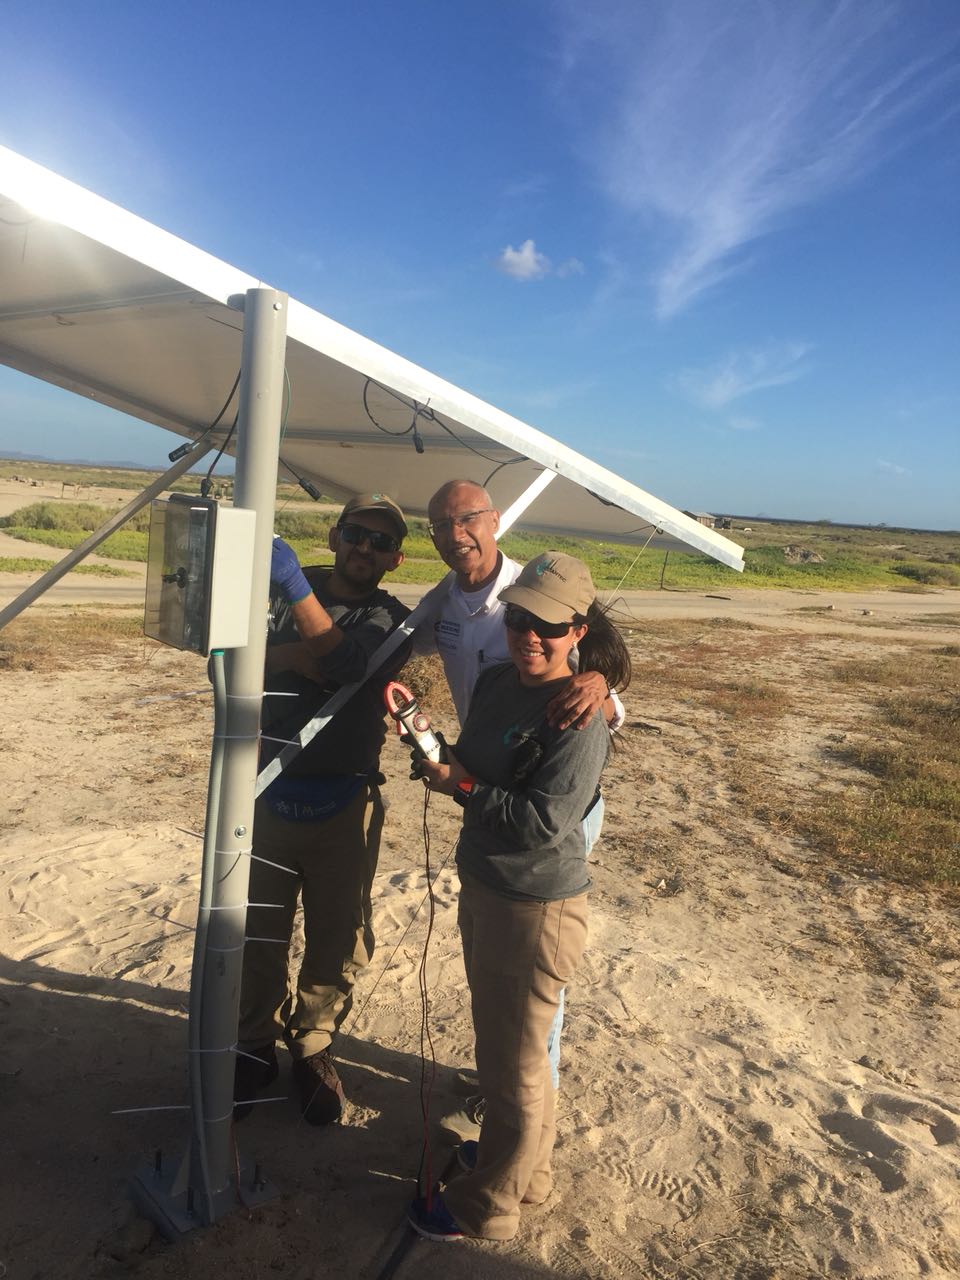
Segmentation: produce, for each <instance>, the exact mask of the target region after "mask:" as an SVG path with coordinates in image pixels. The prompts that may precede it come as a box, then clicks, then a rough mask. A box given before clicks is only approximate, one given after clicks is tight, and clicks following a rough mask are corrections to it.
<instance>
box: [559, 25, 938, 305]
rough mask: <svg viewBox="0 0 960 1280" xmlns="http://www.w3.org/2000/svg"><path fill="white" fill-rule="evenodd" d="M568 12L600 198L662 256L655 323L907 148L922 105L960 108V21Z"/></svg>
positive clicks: (562, 93) (578, 93)
mask: <svg viewBox="0 0 960 1280" xmlns="http://www.w3.org/2000/svg"><path fill="white" fill-rule="evenodd" d="M564 12H565V14H566V24H565V31H564V38H565V44H564V48H563V49H562V50H561V53H560V57H559V59H558V65H559V67H560V73H561V83H560V84H559V85H558V98H559V99H562V100H563V102H564V105H565V106H569V107H570V109H571V110H573V111H576V112H578V113H579V116H580V118H581V121H582V122H584V123H582V125H581V127H582V131H583V135H584V136H583V139H582V143H583V150H584V154H585V156H586V158H587V162H588V163H589V164H590V165H591V166H593V167H594V168H595V169H596V170H597V172H598V175H599V178H600V183H601V186H602V188H603V189H604V190H605V192H606V194H607V195H608V196H609V197H610V198H612V199H613V200H614V201H615V202H616V203H617V204H618V205H619V206H621V207H622V208H623V209H625V210H626V211H627V213H628V214H631V215H633V216H634V217H635V219H636V224H637V226H638V228H639V229H640V230H642V231H643V232H644V233H645V234H646V236H647V242H648V243H649V244H651V245H652V247H653V251H654V253H656V254H659V257H660V261H659V264H658V265H657V267H656V268H655V272H654V286H655V291H656V305H657V311H658V313H659V314H660V315H661V316H670V315H673V314H675V313H677V312H680V311H682V310H683V309H684V308H686V307H688V306H689V305H690V304H691V303H692V302H693V301H694V300H695V299H696V298H698V297H699V296H700V295H701V294H703V293H704V292H705V291H706V290H709V289H712V288H715V287H716V286H718V285H719V284H721V283H722V282H723V281H725V280H727V279H728V278H729V277H730V276H731V275H732V274H733V273H734V272H737V271H739V270H742V269H743V268H744V266H745V265H746V256H745V251H746V250H747V248H748V246H751V245H753V244H754V243H755V242H756V241H758V240H759V239H760V238H761V237H762V236H765V235H768V234H769V233H770V232H771V231H773V230H774V229H776V228H778V227H780V226H782V225H784V224H785V223H787V221H788V220H789V219H790V217H791V216H792V215H794V214H795V213H796V211H797V210H798V209H799V208H800V207H802V206H803V205H805V204H809V203H812V202H814V201H817V200H821V199H823V198H825V197H826V196H827V195H828V194H829V193H831V192H832V191H833V190H835V189H837V188H839V187H840V186H841V185H842V184H844V183H849V182H850V181H851V180H853V179H856V178H857V177H859V176H861V175H862V174H863V173H864V172H865V171H867V170H868V169H870V168H872V167H874V166H876V165H877V164H879V163H881V162H882V161H883V160H884V159H886V157H887V156H888V155H889V154H890V153H891V152H893V151H894V150H895V149H896V148H897V147H899V146H902V145H904V143H905V142H906V141H908V140H909V139H910V138H911V137H913V136H915V134H916V132H917V130H918V129H919V128H920V122H919V114H920V108H921V107H922V108H924V109H925V115H924V119H923V124H924V125H925V126H926V127H927V128H930V127H935V126H937V125H938V124H941V123H942V122H943V120H944V119H945V118H946V117H947V116H948V115H949V114H951V113H952V112H954V111H956V109H957V87H958V83H960V73H958V69H957V65H956V62H955V60H954V58H953V52H954V51H955V44H956V41H955V39H954V41H953V44H952V45H951V41H950V39H945V38H944V36H945V35H946V33H947V31H948V30H952V31H953V32H954V33H955V32H956V26H955V24H953V23H948V25H947V26H944V25H943V22H942V21H941V22H939V23H938V21H937V20H936V18H935V17H934V20H933V21H929V22H924V21H922V20H921V19H920V18H919V16H918V15H917V14H916V13H915V10H914V8H913V7H912V5H911V4H907V3H903V2H900V3H898V2H897V0H891V2H888V3H873V4H863V3H857V2H856V0H802V3H768V2H767V0H724V3H723V4H718V3H717V2H716V0H645V2H644V3H643V4H628V3H623V2H622V0H594V2H593V3H592V4H590V5H584V4H582V3H581V0H566V5H565V10H564ZM951 12H955V11H953V10H952V8H951V6H950V5H949V4H947V5H946V6H945V7H944V8H943V13H944V14H945V15H948V16H949V15H950V14H951ZM938 31H939V34H938ZM601 85H602V92H600V90H599V88H598V86H601ZM936 107H939V110H935V109H934V108H936ZM668 246H669V247H668Z"/></svg>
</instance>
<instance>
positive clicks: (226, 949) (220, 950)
mask: <svg viewBox="0 0 960 1280" xmlns="http://www.w3.org/2000/svg"><path fill="white" fill-rule="evenodd" d="M207 950H208V951H215V952H216V953H217V955H222V956H228V955H230V954H231V953H232V952H234V951H242V950H243V943H241V944H240V946H239V947H211V946H210V945H209V944H208V945H207Z"/></svg>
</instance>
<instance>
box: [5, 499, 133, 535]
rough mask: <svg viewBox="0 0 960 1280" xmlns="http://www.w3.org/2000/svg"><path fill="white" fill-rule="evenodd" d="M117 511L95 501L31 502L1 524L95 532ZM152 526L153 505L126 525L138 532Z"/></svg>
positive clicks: (6, 517) (22, 527) (12, 526)
mask: <svg viewBox="0 0 960 1280" xmlns="http://www.w3.org/2000/svg"><path fill="white" fill-rule="evenodd" d="M114 514H115V513H114V512H113V511H111V510H109V509H108V508H107V507H101V506H98V505H97V503H95V502H31V503H30V505H29V506H26V507H21V508H20V509H19V511H14V512H13V513H12V514H11V515H9V516H3V517H2V518H0V525H2V526H3V527H4V528H5V529H12V528H20V529H64V530H70V531H76V530H80V531H82V532H84V533H93V531H94V529H99V528H100V526H101V525H102V524H104V523H105V521H107V520H109V518H110V517H111V516H112V515H114ZM149 527H150V509H149V507H145V508H143V509H142V510H141V511H138V512H137V513H136V515H134V516H131V517H130V519H129V520H127V521H125V522H124V525H123V528H124V529H130V530H135V531H137V532H143V530H145V529H148V528H149ZM14 536H15V537H18V536H20V535H18V534H15V535H14ZM81 541H82V539H81ZM55 545H59V544H55Z"/></svg>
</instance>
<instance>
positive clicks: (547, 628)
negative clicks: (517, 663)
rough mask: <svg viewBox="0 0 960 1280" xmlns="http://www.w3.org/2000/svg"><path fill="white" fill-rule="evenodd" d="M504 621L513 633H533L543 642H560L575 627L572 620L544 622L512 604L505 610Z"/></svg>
mask: <svg viewBox="0 0 960 1280" xmlns="http://www.w3.org/2000/svg"><path fill="white" fill-rule="evenodd" d="M503 620H504V622H505V623H506V625H507V626H508V627H509V628H510V630H511V631H519V632H521V633H522V634H525V633H526V632H528V631H532V632H533V634H534V635H535V636H539V637H540V639H541V640H559V639H560V638H561V636H565V635H566V634H567V632H568V631H569V630H570V628H571V627H572V626H573V619H572V618H571V619H570V621H569V622H544V620H543V619H542V618H538V617H537V616H536V615H535V614H532V613H527V611H526V609H518V608H517V607H516V606H515V605H512V604H508V605H507V607H506V609H505V610H504V615H503Z"/></svg>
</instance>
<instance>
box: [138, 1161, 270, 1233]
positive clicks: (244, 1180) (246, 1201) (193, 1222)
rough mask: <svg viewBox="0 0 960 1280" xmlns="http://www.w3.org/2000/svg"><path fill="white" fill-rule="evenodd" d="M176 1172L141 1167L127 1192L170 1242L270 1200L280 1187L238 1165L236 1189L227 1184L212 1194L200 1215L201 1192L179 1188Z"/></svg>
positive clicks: (179, 1183)
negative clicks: (238, 1174)
mask: <svg viewBox="0 0 960 1280" xmlns="http://www.w3.org/2000/svg"><path fill="white" fill-rule="evenodd" d="M182 1183H183V1179H182V1178H181V1176H180V1171H179V1170H177V1169H174V1170H172V1171H171V1172H170V1173H166V1172H163V1171H161V1172H159V1173H158V1172H157V1170H156V1169H155V1168H154V1167H153V1166H152V1165H148V1164H145V1165H142V1166H141V1167H140V1168H139V1169H137V1171H136V1173H134V1175H133V1179H132V1184H131V1190H132V1193H133V1197H134V1200H135V1201H136V1203H137V1205H138V1206H139V1208H140V1210H141V1211H142V1212H143V1214H144V1216H145V1217H148V1218H149V1219H150V1220H151V1221H152V1222H153V1223H154V1224H155V1225H156V1227H157V1229H158V1230H159V1231H160V1232H161V1234H162V1235H163V1236H164V1237H165V1238H166V1239H167V1240H170V1241H174V1240H179V1239H180V1238H181V1237H182V1236H185V1235H186V1234H187V1232H188V1231H193V1230H194V1228H196V1227H202V1226H205V1225H207V1224H209V1223H211V1222H216V1221H218V1220H219V1219H220V1218H223V1217H226V1215H227V1214H228V1213H233V1212H234V1210H236V1209H251V1208H253V1207H254V1206H256V1205H259V1204H263V1203H264V1202H265V1201H267V1200H272V1199H273V1198H274V1196H278V1195H279V1194H280V1188H279V1187H276V1186H274V1185H273V1184H272V1183H270V1182H267V1181H266V1180H265V1179H264V1178H262V1177H260V1173H259V1168H258V1167H255V1166H254V1165H250V1164H246V1165H241V1166H240V1182H239V1187H238V1186H235V1185H232V1184H231V1185H230V1186H228V1187H224V1188H223V1189H222V1190H221V1191H218V1192H215V1193H214V1195H213V1204H212V1205H210V1206H209V1209H208V1211H207V1212H204V1209H205V1206H204V1204H203V1197H202V1192H200V1191H199V1189H197V1190H193V1189H192V1188H187V1187H184V1186H182V1185H181V1184H182Z"/></svg>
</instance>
